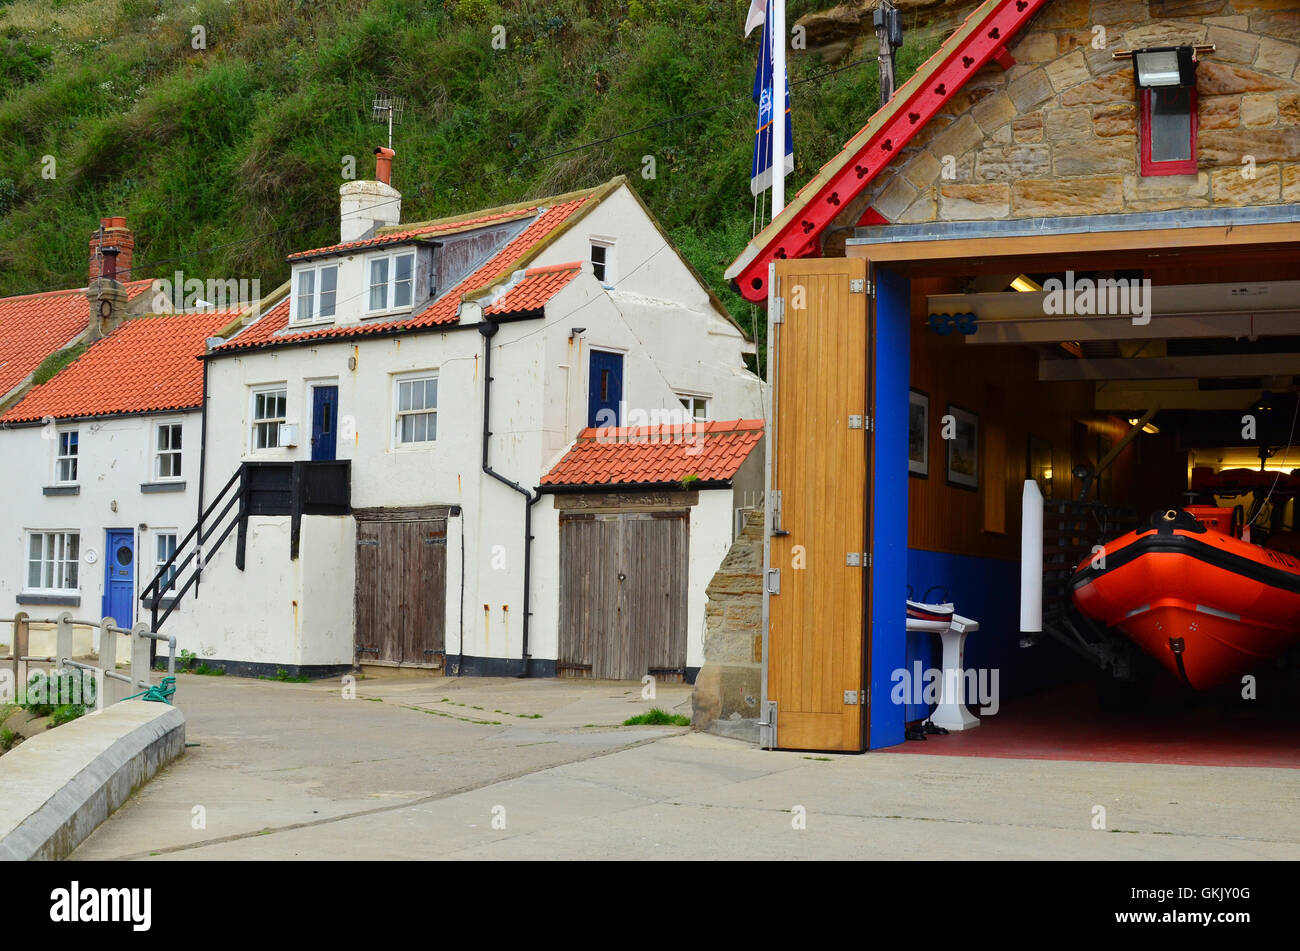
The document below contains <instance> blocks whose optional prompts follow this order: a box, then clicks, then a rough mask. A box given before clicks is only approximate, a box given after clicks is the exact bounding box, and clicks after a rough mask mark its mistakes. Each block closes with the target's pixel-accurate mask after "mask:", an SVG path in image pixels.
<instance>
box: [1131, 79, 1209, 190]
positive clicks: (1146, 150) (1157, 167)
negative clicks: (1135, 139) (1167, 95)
mask: <svg viewBox="0 0 1300 951" xmlns="http://www.w3.org/2000/svg"><path fill="white" fill-rule="evenodd" d="M1138 92H1139V93H1140V95H1139V96H1138V113H1139V114H1138V136H1139V140H1140V152H1139V166H1140V168H1139V171H1140V172H1141V174H1142V175H1143V176H1148V175H1195V174H1196V129H1197V113H1198V112H1199V111H1200V110H1199V106H1198V103H1197V98H1196V87H1195V86H1190V87H1188V90H1187V93H1188V96H1187V104H1188V108H1189V109H1190V110H1191V113H1192V115H1191V120H1192V121H1191V123H1190V125H1191V142H1190V143H1189V144H1188V153H1187V154H1188V155H1190V156H1191V158H1187V159H1175V160H1172V161H1167V162H1156V161H1153V160H1152V158H1151V109H1152V95H1153V90H1152V89H1151V88H1150V87H1147V88H1144V89H1140V90H1138Z"/></svg>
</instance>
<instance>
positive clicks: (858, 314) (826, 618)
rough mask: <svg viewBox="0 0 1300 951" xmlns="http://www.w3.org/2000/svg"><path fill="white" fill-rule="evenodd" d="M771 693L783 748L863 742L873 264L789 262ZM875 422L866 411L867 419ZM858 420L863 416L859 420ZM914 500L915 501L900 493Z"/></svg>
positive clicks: (778, 416) (779, 389) (782, 334)
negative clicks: (868, 267) (870, 278)
mask: <svg viewBox="0 0 1300 951" xmlns="http://www.w3.org/2000/svg"><path fill="white" fill-rule="evenodd" d="M776 275H777V282H778V284H777V288H776V291H777V294H778V295H779V296H782V297H784V300H785V317H784V322H783V323H780V324H778V325H776V332H775V335H774V340H773V344H774V349H775V351H776V353H775V362H774V365H773V371H774V372H775V373H776V381H777V386H776V389H775V392H774V393H773V397H772V398H773V403H774V414H775V425H774V426H773V428H772V433H771V436H772V437H773V439H772V442H771V444H770V445H771V453H772V456H771V487H772V489H773V490H775V491H776V492H779V493H780V496H779V498H780V512H781V517H780V532H779V533H774V534H773V535H772V537H771V540H770V567H771V568H772V569H774V570H776V571H778V572H779V577H780V593H779V594H776V593H772V594H769V595H768V652H767V658H766V661H767V664H766V666H767V699H768V700H769V701H774V702H775V703H776V746H778V747H779V748H781V749H801V750H852V751H860V750H861V749H863V735H864V734H863V729H862V720H863V716H862V713H863V707H862V705H861V704H860V701H861V699H862V697H863V692H862V690H863V686H864V683H865V679H864V656H865V655H864V648H865V645H866V636H865V626H864V605H865V597H866V592H867V587H866V586H867V584H868V581H867V572H868V570H869V569H868V567H867V565H868V564H869V554H870V553H869V550H868V549H869V545H868V542H867V537H868V536H867V531H866V514H867V513H866V493H867V463H868V450H869V445H870V444H869V440H870V429H869V428H868V427H869V425H870V424H869V414H870V412H871V410H870V407H869V405H868V393H869V392H870V391H869V388H868V386H867V376H868V372H869V366H870V359H869V354H868V321H869V318H870V314H869V313H868V308H867V300H868V296H867V294H866V288H865V282H866V277H867V273H866V262H865V261H863V260H862V259H860V258H857V259H855V258H849V259H844V258H837V259H831V258H828V259H824V260H811V259H801V260H797V261H780V262H778V263H777V266H776ZM864 416H865V417H867V420H863V417H864ZM850 417H856V418H857V420H856V421H851V420H850ZM898 504H899V505H903V506H906V505H907V499H906V498H905V497H904V498H902V499H900V500H898Z"/></svg>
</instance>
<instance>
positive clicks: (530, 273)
mask: <svg viewBox="0 0 1300 951" xmlns="http://www.w3.org/2000/svg"><path fill="white" fill-rule="evenodd" d="M581 272H582V262H581V261H570V262H569V263H568V264H552V265H549V266H547V267H531V268H529V269H528V270H526V271H524V274H523V278H522V280H520V281H519V282H518V283H517V284H515V285H513V286H511V287H508V288H507V289H506V292H505V293H504V294H502V295H501V297H500V298H498V299H497V301H496V303H494V304H491V305H489V306H487V307H484V308H483V313H484V314H487V315H488V316H496V315H499V314H524V313H528V312H529V311H540V310H541V309H542V308H543V307H545V306H546V304H547V302H549V301H550V299H551V298H552V297H554V296H555V295H556V294H558V293H559V292H560V291H562V290H564V288H565V287H566V286H568V283H569V282H570V281H571V280H573V279H574V278H575V277H577V276H578V275H579V274H580V273H581Z"/></svg>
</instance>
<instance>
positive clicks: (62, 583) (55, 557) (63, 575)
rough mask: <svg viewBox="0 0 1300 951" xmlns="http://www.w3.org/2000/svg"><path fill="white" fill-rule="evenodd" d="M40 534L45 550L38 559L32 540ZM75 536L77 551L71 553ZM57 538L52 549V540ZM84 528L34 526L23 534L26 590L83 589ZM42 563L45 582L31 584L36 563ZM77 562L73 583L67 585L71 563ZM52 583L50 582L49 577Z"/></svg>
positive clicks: (73, 591)
mask: <svg viewBox="0 0 1300 951" xmlns="http://www.w3.org/2000/svg"><path fill="white" fill-rule="evenodd" d="M36 538H39V539H40V540H41V541H40V546H41V551H40V556H39V558H37V559H33V558H32V541H33V540H34V539H36ZM69 539H75V540H76V544H75V548H76V553H75V554H74V555H73V556H72V557H68V547H69V545H68V541H69ZM51 540H52V541H53V546H52V547H53V551H52V552H51V544H50V541H51ZM80 558H81V532H79V531H75V530H68V529H32V530H30V531H27V532H25V533H24V537H23V592H24V593H27V594H50V595H68V594H80V593H81V587H80V585H81V565H80ZM33 563H37V564H40V566H41V568H40V576H41V584H40V585H39V586H33V585H32V584H31V569H32V564H33ZM70 565H71V566H73V571H72V573H73V574H74V575H76V577H75V578H74V579H73V583H72V585H71V586H70V587H69V586H68V585H67V583H66V582H67V580H68V567H69V566H70ZM47 579H48V580H49V581H50V582H51V583H50V584H46V583H45V582H46V580H47Z"/></svg>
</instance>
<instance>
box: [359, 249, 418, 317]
mask: <svg viewBox="0 0 1300 951" xmlns="http://www.w3.org/2000/svg"><path fill="white" fill-rule="evenodd" d="M367 272H368V274H369V280H370V293H369V295H368V297H367V299H366V313H368V314H381V313H385V312H387V311H392V310H402V309H404V308H407V307H410V306H411V301H412V290H413V288H414V277H415V253H414V252H412V251H407V252H403V253H401V254H386V255H384V256H383V257H377V258H370V260H369V262H368V266H367Z"/></svg>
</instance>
